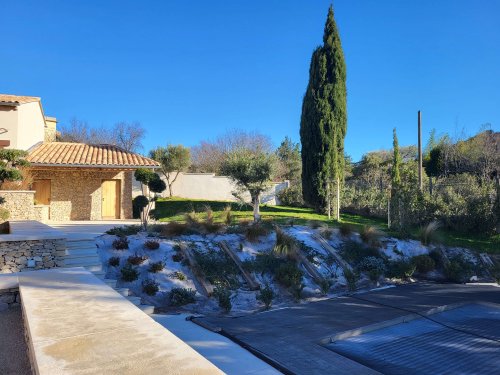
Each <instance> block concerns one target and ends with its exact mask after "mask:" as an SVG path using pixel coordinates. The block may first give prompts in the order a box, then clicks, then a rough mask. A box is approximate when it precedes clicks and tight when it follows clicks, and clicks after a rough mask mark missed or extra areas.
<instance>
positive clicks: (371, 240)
mask: <svg viewBox="0 0 500 375" xmlns="http://www.w3.org/2000/svg"><path fill="white" fill-rule="evenodd" d="M359 235H360V237H361V240H362V241H363V242H364V243H365V244H367V245H368V246H373V247H378V246H380V237H381V235H382V234H381V233H380V231H379V230H378V229H377V228H375V227H374V226H371V225H365V226H364V227H363V229H362V230H361V232H360V233H359Z"/></svg>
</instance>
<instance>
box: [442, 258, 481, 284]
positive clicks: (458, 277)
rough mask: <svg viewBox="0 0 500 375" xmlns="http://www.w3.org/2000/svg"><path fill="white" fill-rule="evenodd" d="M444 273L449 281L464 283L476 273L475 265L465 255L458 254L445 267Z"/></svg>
mask: <svg viewBox="0 0 500 375" xmlns="http://www.w3.org/2000/svg"><path fill="white" fill-rule="evenodd" d="M444 274H445V276H446V278H447V279H448V280H449V281H451V282H454V283H457V284H462V283H465V282H467V281H468V280H469V279H470V277H471V276H473V275H474V267H473V265H472V264H471V263H469V262H468V261H467V260H466V259H464V258H463V257H460V256H457V257H455V258H453V259H450V262H449V263H448V264H447V265H446V266H445V268H444Z"/></svg>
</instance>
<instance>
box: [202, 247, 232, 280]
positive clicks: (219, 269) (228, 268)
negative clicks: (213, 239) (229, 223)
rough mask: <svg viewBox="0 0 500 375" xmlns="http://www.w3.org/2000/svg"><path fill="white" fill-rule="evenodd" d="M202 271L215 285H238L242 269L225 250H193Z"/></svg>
mask: <svg viewBox="0 0 500 375" xmlns="http://www.w3.org/2000/svg"><path fill="white" fill-rule="evenodd" d="M193 255H194V258H195V259H196V263H198V267H199V268H200V271H201V272H202V273H203V274H204V275H205V277H206V278H207V280H208V281H210V282H211V283H212V284H213V285H224V286H226V287H229V286H231V287H237V286H238V285H239V281H238V277H239V274H240V271H239V269H238V267H237V266H236V264H235V263H234V261H233V260H232V259H231V258H229V256H228V255H227V254H226V253H225V252H224V251H217V250H215V249H209V250H208V251H206V252H201V251H199V250H198V249H194V250H193Z"/></svg>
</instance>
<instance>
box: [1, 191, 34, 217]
mask: <svg viewBox="0 0 500 375" xmlns="http://www.w3.org/2000/svg"><path fill="white" fill-rule="evenodd" d="M0 197H3V198H4V199H5V203H4V204H2V205H1V206H0V207H3V208H6V209H7V210H9V212H10V215H9V219H11V220H30V219H33V217H34V201H35V192H34V191H30V190H0Z"/></svg>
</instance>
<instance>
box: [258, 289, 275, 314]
mask: <svg viewBox="0 0 500 375" xmlns="http://www.w3.org/2000/svg"><path fill="white" fill-rule="evenodd" d="M273 299H274V290H273V289H272V288H271V287H270V286H269V285H267V284H266V286H265V287H264V288H261V289H260V291H259V294H258V295H257V300H259V301H260V302H262V303H263V304H264V306H265V307H266V310H269V308H270V307H271V304H272V303H273Z"/></svg>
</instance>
